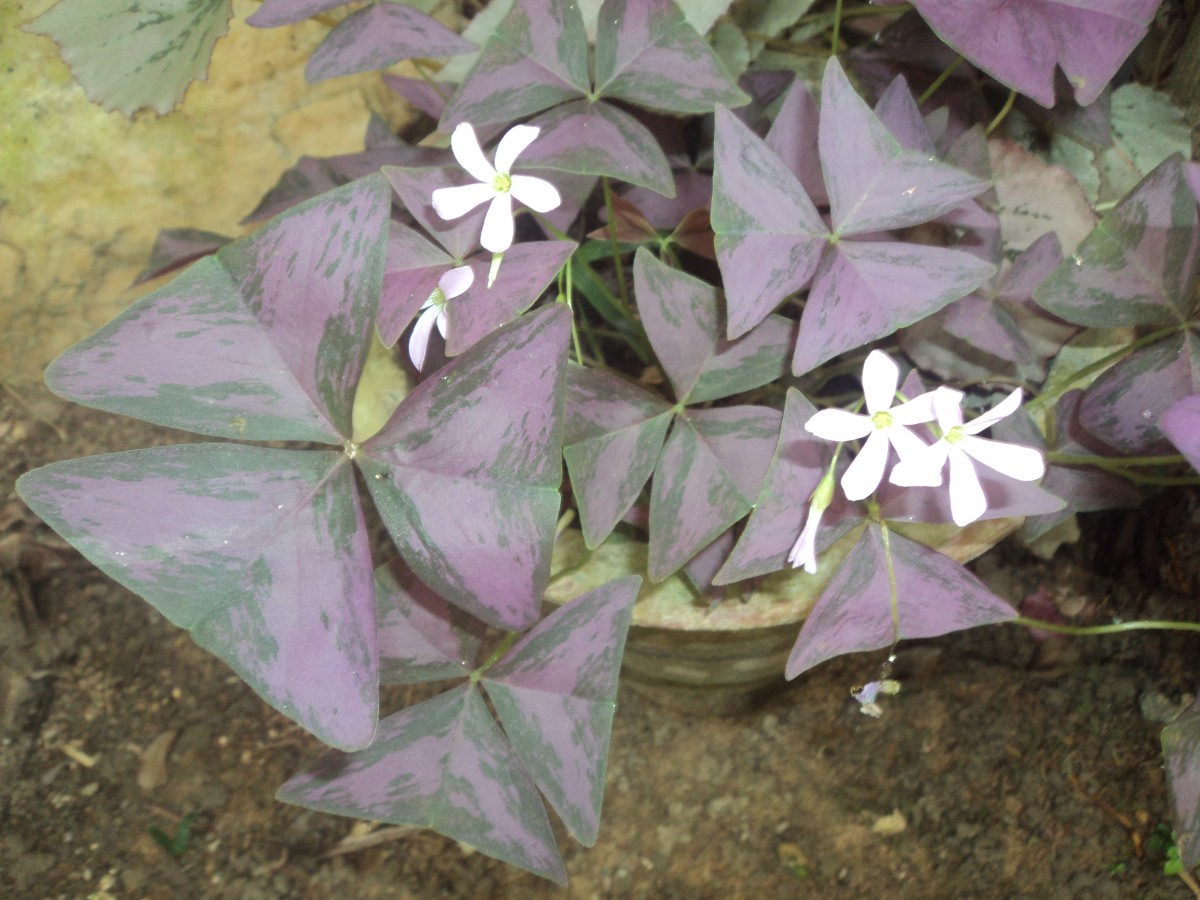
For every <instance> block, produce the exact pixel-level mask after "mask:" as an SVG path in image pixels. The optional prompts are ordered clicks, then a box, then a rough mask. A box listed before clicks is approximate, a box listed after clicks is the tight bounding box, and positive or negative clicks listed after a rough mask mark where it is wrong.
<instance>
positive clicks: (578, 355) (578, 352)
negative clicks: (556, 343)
mask: <svg viewBox="0 0 1200 900" xmlns="http://www.w3.org/2000/svg"><path fill="white" fill-rule="evenodd" d="M563 271H565V272H566V290H564V291H563V293H562V300H563V302H564V303H566V304H567V309H568V310H570V312H571V344H572V345H573V346H574V347H575V362H577V363H579V364H580V365H581V366H582V365H583V348H582V347H581V346H580V344H579V328H578V327H577V326H576V323H575V294H574V293H573V291H572V290H571V260H570V258H568V259H567V263H566V265H564V266H563Z"/></svg>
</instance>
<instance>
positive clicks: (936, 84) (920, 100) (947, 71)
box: [917, 53, 963, 108]
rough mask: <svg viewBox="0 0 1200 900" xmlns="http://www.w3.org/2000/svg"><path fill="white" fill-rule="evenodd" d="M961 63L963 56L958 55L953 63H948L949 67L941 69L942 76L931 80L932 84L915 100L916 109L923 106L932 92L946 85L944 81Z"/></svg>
mask: <svg viewBox="0 0 1200 900" xmlns="http://www.w3.org/2000/svg"><path fill="white" fill-rule="evenodd" d="M962 61H963V55H962V54H961V53H960V54H958V56H956V57H955V58H954V62H952V63H950V65H948V66H946V68H944V69H942V74H941V75H939V76H938V77H937V78H935V79H933V84H931V85H930V86H929V87H927V88H925V93H923V94H922V95H921V96H920V97H918V98H917V107H918V108H919V107H921V106H924V105H925V101H926V100H928V99H929V98H930V97H932V96H933V94H934V92H935V91H936V90H937V89H938V88H940V87H941V86H942V85H943V84H945V83H946V79H947V78H949V77H950V76H951V75H952V74H953V73H954V70H955V69H957V68H958V67H959V65H960V64H961V63H962Z"/></svg>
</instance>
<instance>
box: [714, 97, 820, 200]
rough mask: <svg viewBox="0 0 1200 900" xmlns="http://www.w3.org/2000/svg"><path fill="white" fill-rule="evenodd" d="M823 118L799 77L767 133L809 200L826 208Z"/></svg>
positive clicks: (775, 150) (777, 153) (771, 144)
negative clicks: (821, 143) (820, 144)
mask: <svg viewBox="0 0 1200 900" xmlns="http://www.w3.org/2000/svg"><path fill="white" fill-rule="evenodd" d="M718 113H719V111H718ZM820 116H821V109H820V107H819V106H817V101H816V100H814V99H813V96H812V94H810V93H809V91H808V87H807V85H805V83H804V82H803V81H802V80H800V79H799V78H797V79H795V80H794V81H792V85H791V87H790V88H788V91H787V93H786V94H784V96H783V103H782V104H781V105H780V107H779V113H778V114H777V115H776V116H775V121H774V122H772V123H771V130H770V131H768V132H767V138H766V144H767V146H768V147H769V148H771V150H772V151H773V152H774V153H775V155H776V156H778V157H779V158H780V159H781V160H782V161H783V164H784V165H786V166H787V167H788V170H789V171H791V173H792V174H793V175H794V176H796V178H797V179H798V180H799V181H800V184H801V185H803V187H804V192H805V193H806V194H807V195H808V196H809V198H811V199H812V201H813V202H814V203H818V204H823V205H826V204H828V203H829V195H828V194H827V193H826V192H825V177H824V175H823V174H822V173H821V153H820V148H819V147H818V142H817V135H818V134H819V122H820Z"/></svg>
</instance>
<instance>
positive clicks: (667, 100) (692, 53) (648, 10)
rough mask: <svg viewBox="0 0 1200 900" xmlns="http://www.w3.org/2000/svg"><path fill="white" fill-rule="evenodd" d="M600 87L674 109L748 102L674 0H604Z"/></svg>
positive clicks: (608, 93) (613, 95)
mask: <svg viewBox="0 0 1200 900" xmlns="http://www.w3.org/2000/svg"><path fill="white" fill-rule="evenodd" d="M595 68H596V93H597V94H598V95H599V96H601V97H608V98H610V99H613V100H623V101H625V102H627V103H636V104H638V105H639V106H646V107H649V108H651V109H661V110H664V111H666V112H673V113H694V114H703V113H710V112H712V110H713V107H714V106H716V105H717V104H723V105H725V106H741V105H743V104H745V103H747V102H749V99H750V98H749V97H747V96H746V95H745V94H743V93H742V92H741V91H740V90H739V89H738V87H737V85H735V84H734V83H733V82H732V81H731V80H730V78H729V74H728V73H727V72H726V71H725V67H724V66H723V65H722V64H721V61H720V59H718V57H717V55H716V53H714V52H713V50H712V48H711V47H709V46H708V43H707V42H706V41H705V40H704V38H702V37H701V36H700V35H699V34H697V33H696V29H695V28H693V27H692V26H691V25H689V24H688V23H687V20H686V19H685V18H684V15H683V12H682V11H681V10H680V9H679V7H678V6H676V5H675V4H674V3H672V2H671V0H636V2H632V3H631V2H629V0H605V2H604V5H603V6H602V7H601V8H600V14H599V25H598V27H597V29H596V61H595Z"/></svg>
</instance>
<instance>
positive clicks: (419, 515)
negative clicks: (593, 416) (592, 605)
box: [358, 304, 570, 630]
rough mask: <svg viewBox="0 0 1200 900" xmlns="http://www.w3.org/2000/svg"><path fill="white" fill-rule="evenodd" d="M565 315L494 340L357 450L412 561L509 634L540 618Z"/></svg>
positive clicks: (561, 310) (529, 321)
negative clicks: (539, 610)
mask: <svg viewBox="0 0 1200 900" xmlns="http://www.w3.org/2000/svg"><path fill="white" fill-rule="evenodd" d="M569 318H570V317H569V313H568V312H567V310H566V307H565V306H562V305H561V304H556V305H555V306H553V307H548V308H546V309H543V310H541V311H539V312H536V313H532V314H529V315H526V316H523V317H522V318H520V319H518V320H517V321H516V322H513V323H511V324H510V325H507V326H505V327H504V328H502V329H501V330H499V331H497V332H495V333H494V334H492V335H491V336H490V337H488V338H486V339H485V340H483V341H482V342H480V343H478V344H476V345H475V346H474V347H472V348H471V349H470V350H468V351H467V352H466V353H464V354H463V355H462V356H460V357H458V358H456V359H455V360H453V361H452V362H451V363H449V364H448V365H447V366H446V367H444V368H442V369H441V370H439V371H438V372H437V373H435V375H434V376H433V377H430V378H427V379H426V380H425V381H423V382H421V384H419V385H418V386H417V387H416V389H414V390H413V391H412V393H410V394H409V395H408V397H407V398H405V400H404V402H402V403H401V404H400V407H399V408H398V409H397V410H396V412H395V413H394V414H393V416H392V418H391V419H390V420H389V422H388V424H386V425H385V426H384V427H383V429H382V430H381V431H380V432H379V433H378V434H376V435H375V436H374V437H372V438H370V439H369V440H368V441H366V442H365V443H364V444H363V445H362V447H361V448H360V449H359V455H358V462H359V464H360V465H361V467H362V469H363V472H364V474H365V475H366V481H367V486H368V488H370V490H371V495H372V496H373V497H374V499H375V505H376V506H377V507H378V509H379V512H380V515H381V516H382V518H383V521H384V524H385V525H386V526H387V528H388V531H389V532H390V533H391V535H392V539H393V540H394V541H395V542H396V546H397V547H399V548H400V552H401V554H402V555H403V556H404V559H405V562H407V563H408V564H409V565H410V566H411V567H412V568H413V570H414V571H415V572H416V573H417V575H418V576H419V577H420V578H421V580H422V581H424V582H425V583H426V584H427V585H429V586H430V587H431V588H433V589H434V590H435V591H436V592H437V593H438V594H440V595H441V596H443V597H445V598H446V599H447V600H449V601H450V602H451V603H453V604H455V605H456V606H459V607H461V608H462V609H465V610H466V611H467V612H470V613H471V614H472V615H475V616H478V617H479V618H481V619H483V620H484V621H485V622H487V623H488V624H490V625H495V626H496V627H499V628H505V629H508V630H515V629H519V628H524V627H527V626H528V625H530V624H531V623H532V622H534V621H535V620H536V619H537V615H538V609H539V604H540V602H541V596H542V592H543V591H544V590H545V587H546V580H547V578H548V577H549V569H550V549H551V544H552V542H553V539H554V526H555V522H556V519H557V517H558V507H559V495H558V485H559V482H560V481H561V477H562V475H561V461H560V454H561V441H560V419H561V413H562V403H563V395H564V387H563V372H564V367H565V365H566V349H567V336H568V333H569V330H570V321H569ZM468 511H469V515H464V513H466V512H468Z"/></svg>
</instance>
